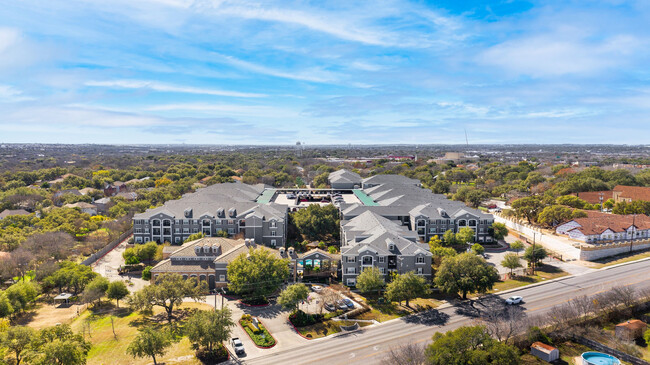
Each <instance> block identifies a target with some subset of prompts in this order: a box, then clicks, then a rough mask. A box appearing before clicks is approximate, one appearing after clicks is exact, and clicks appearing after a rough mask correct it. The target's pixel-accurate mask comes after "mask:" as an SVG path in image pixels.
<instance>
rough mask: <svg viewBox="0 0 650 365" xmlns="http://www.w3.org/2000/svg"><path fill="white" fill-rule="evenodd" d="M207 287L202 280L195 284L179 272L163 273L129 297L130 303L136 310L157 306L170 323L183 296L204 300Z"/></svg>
mask: <svg viewBox="0 0 650 365" xmlns="http://www.w3.org/2000/svg"><path fill="white" fill-rule="evenodd" d="M206 291H207V287H206V284H205V282H204V281H202V282H200V283H199V284H198V285H197V282H196V280H194V279H183V277H182V276H181V275H179V274H170V273H164V274H160V275H159V276H158V279H157V280H156V282H155V284H152V285H149V286H145V287H144V288H143V289H141V290H140V291H138V292H136V293H134V294H133V295H132V296H131V297H130V304H131V306H132V307H133V308H135V309H137V310H151V307H153V306H159V307H162V308H163V309H165V312H167V321H168V322H169V324H171V323H172V321H173V319H174V316H173V313H174V307H176V306H178V305H180V304H181V303H183V299H184V298H185V297H190V298H192V299H194V300H195V301H204V300H205V295H204V294H203V293H205V292H206Z"/></svg>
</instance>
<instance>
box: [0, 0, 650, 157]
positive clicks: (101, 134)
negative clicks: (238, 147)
mask: <svg viewBox="0 0 650 365" xmlns="http://www.w3.org/2000/svg"><path fill="white" fill-rule="evenodd" d="M649 24H650V2H649V1H643V0H641V1H617V0H602V1H598V0H583V1H571V0H562V1H553V0H548V1H539V2H538V1H519V0H506V1H481V0H470V1H456V0H444V1H402V0H387V1H383V0H376V1H349V0H348V1H320V2H310V1H296V2H291V1H286V0H285V1H278V2H273V1H268V0H264V1H260V2H254V1H248V0H239V1H227V0H198V1H191V0H138V1H133V0H114V1H111V0H107V1H76V0H65V1H64V0H57V1H54V0H50V1H40V0H21V1H7V2H4V3H3V4H2V11H0V142H45V143H201V144H203V143H213V144H293V143H295V142H296V141H303V142H305V143H307V144H339V143H357V144H372V143H414V144H429V143H445V144H453V143H464V142H465V134H464V130H467V133H468V135H469V141H470V143H621V144H622V143H627V144H642V143H648V132H649V131H650V25H649Z"/></svg>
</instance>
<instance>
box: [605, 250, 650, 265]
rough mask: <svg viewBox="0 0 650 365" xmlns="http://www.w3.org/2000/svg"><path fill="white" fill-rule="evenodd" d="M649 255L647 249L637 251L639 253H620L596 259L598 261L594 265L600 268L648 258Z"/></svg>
mask: <svg viewBox="0 0 650 365" xmlns="http://www.w3.org/2000/svg"><path fill="white" fill-rule="evenodd" d="M648 257H650V251H645V252H641V253H637V254H633V255H618V256H614V257H610V258H607V259H603V260H598V261H596V263H595V264H594V265H593V266H592V267H594V268H596V269H600V268H603V267H607V266H612V265H618V264H622V263H625V262H630V261H636V260H640V259H645V258H648Z"/></svg>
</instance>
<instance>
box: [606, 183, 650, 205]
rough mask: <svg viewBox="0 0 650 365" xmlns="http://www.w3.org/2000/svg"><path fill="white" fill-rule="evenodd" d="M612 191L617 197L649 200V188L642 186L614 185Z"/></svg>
mask: <svg viewBox="0 0 650 365" xmlns="http://www.w3.org/2000/svg"><path fill="white" fill-rule="evenodd" d="M613 191H614V194H615V195H618V197H619V198H625V199H632V200H643V201H646V202H650V188H645V187H643V186H625V185H616V187H614V189H613Z"/></svg>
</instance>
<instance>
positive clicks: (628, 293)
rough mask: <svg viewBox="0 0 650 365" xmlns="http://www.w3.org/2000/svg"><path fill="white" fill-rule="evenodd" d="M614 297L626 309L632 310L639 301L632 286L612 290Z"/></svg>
mask: <svg viewBox="0 0 650 365" xmlns="http://www.w3.org/2000/svg"><path fill="white" fill-rule="evenodd" d="M611 291H612V294H613V296H614V297H615V298H616V299H617V300H618V302H619V303H621V304H623V306H625V308H626V309H629V308H631V307H632V306H633V305H634V304H635V303H636V301H637V298H638V296H637V293H636V291H635V290H634V288H632V287H630V286H617V287H615V288H612V290H611Z"/></svg>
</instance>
